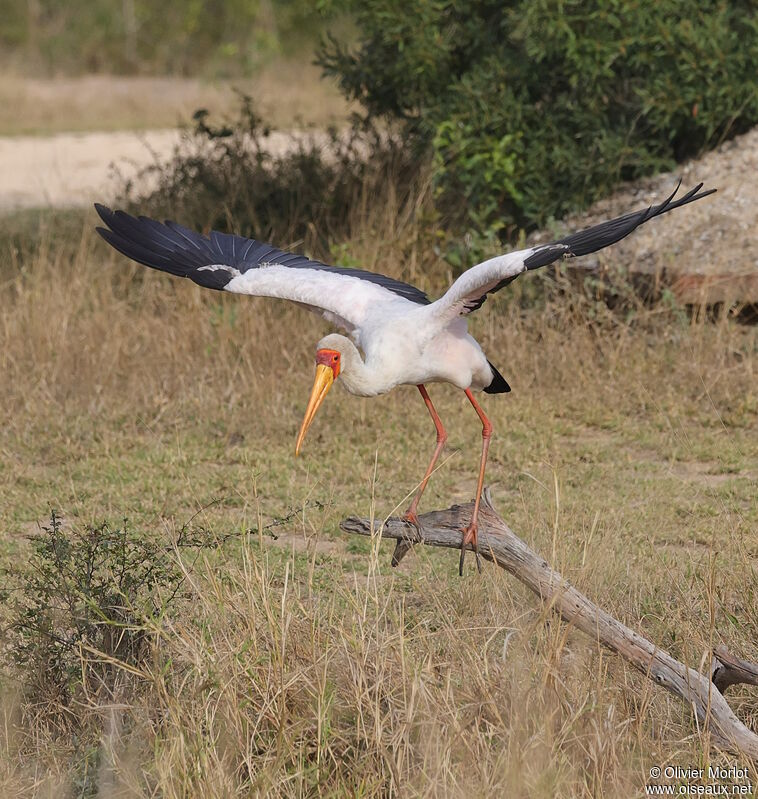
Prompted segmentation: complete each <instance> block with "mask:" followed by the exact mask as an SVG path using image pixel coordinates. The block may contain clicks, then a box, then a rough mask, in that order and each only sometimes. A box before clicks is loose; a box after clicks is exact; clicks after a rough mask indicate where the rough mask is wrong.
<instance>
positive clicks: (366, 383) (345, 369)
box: [340, 338, 386, 397]
mask: <svg viewBox="0 0 758 799" xmlns="http://www.w3.org/2000/svg"><path fill="white" fill-rule="evenodd" d="M340 349H341V351H342V371H341V372H340V382H341V383H342V385H343V386H344V387H345V388H346V389H347V390H348V391H349V392H350V393H351V394H357V395H358V396H359V397H373V396H375V395H376V394H381V393H382V392H383V391H386V388H384V387H383V386H382V385H379V384H378V383H377V377H378V375H377V374H376V371H375V370H374V369H372V368H371V367H370V366H367V365H366V363H365V361H364V360H363V358H362V357H361V354H360V352H359V351H358V348H357V347H356V346H355V344H353V342H352V341H350V339H349V338H345V339H344V343H343V344H342V345H341V347H340Z"/></svg>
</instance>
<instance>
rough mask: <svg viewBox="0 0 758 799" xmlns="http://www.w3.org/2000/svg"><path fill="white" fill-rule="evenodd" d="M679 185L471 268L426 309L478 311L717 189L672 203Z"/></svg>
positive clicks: (453, 312) (457, 312) (449, 312)
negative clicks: (514, 285)
mask: <svg viewBox="0 0 758 799" xmlns="http://www.w3.org/2000/svg"><path fill="white" fill-rule="evenodd" d="M679 186H681V181H679V184H678V185H677V187H676V189H674V191H673V193H672V194H671V196H670V197H668V198H667V199H666V200H664V201H663V202H662V203H660V204H659V205H653V206H650V208H646V209H643V210H641V211H632V212H631V213H628V214H624V216H619V217H617V218H616V219H611V220H610V221H608V222H601V223H600V224H598V225H594V226H593V227H591V228H587V229H586V230H582V231H580V232H579V233H573V234H572V235H570V236H566V237H565V238H563V239H560V240H559V241H556V242H553V243H552V244H543V245H539V246H536V247H530V248H529V249H526V250H519V251H517V252H511V253H508V254H506V255H500V256H498V257H496V258H491V259H490V260H489V261H484V262H483V263H481V264H478V265H477V266H473V267H471V269H469V270H467V271H466V272H464V273H463V274H462V275H461V276H460V277H459V278H458V279H457V280H456V281H455V283H453V285H452V286H451V287H450V288H449V289H448V290H447V292H446V293H445V294H444V295H443V296H442V297H440V299H439V300H437V301H436V302H434V303H432V305H431V306H430V308H429V310H430V312H432V313H435V314H438V315H440V316H450V317H454V316H458V315H463V314H469V313H471V312H472V311H475V310H476V309H477V308H481V306H482V304H483V303H484V301H485V300H486V299H487V295H488V294H492V293H493V292H495V291H499V290H500V289H501V288H503V287H504V286H507V285H508V284H509V283H510V282H512V281H513V280H515V279H516V278H517V277H518V276H519V275H520V274H522V273H523V272H527V271H529V270H532V269H538V268H539V267H541V266H547V264H551V263H553V262H554V261H557V260H558V259H559V258H574V257H578V256H580V255H588V254H589V253H592V252H597V250H602V249H603V247H608V246H609V245H611V244H615V243H616V242H617V241H621V239H623V238H624V237H625V236H628V235H629V234H630V233H631V232H632V231H633V230H635V228H638V227H639V226H640V225H642V224H644V223H645V222H647V221H648V220H650V219H652V218H653V217H656V216H660V215H661V214H665V213H667V212H668V211H673V210H674V208H680V207H681V206H683V205H687V203H691V202H694V201H695V200H701V199H702V198H703V197H707V196H708V195H709V194H713V193H714V192H715V191H716V189H709V190H708V191H704V192H700V189H701V188H702V187H703V184H702V183H700V184H698V185H697V186H695V188H694V189H692V190H691V191H689V192H687V194H685V195H684V196H683V197H681V198H680V199H678V200H676V201H674V197H675V196H676V193H677V192H678V191H679ZM698 192H700V193H698Z"/></svg>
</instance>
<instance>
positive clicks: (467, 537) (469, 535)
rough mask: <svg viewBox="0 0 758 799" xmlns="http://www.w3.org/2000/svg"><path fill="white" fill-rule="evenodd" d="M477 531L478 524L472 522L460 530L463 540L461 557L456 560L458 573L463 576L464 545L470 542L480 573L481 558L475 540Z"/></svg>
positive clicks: (477, 543)
mask: <svg viewBox="0 0 758 799" xmlns="http://www.w3.org/2000/svg"><path fill="white" fill-rule="evenodd" d="M477 531H478V525H477V524H476V523H475V522H474V523H472V524H469V526H468V527H466V528H465V529H463V530H461V532H462V533H463V540H462V541H461V559H460V561H459V562H458V574H459V575H460V576H461V577H463V561H464V559H465V557H466V546H467V545H468V544H471V546H472V547H473V550H474V555H475V556H476V568H477V570H478V572H479V574H481V573H482V560H481V558H480V557H479V542H478V541H477V535H476V534H477Z"/></svg>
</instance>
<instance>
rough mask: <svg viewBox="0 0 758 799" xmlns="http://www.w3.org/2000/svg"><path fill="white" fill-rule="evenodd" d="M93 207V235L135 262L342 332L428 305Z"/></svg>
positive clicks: (332, 271) (395, 286)
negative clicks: (305, 314)
mask: <svg viewBox="0 0 758 799" xmlns="http://www.w3.org/2000/svg"><path fill="white" fill-rule="evenodd" d="M95 209H96V210H97V213H98V214H99V215H100V218H101V219H102V220H103V222H105V224H106V225H107V226H108V227H107V228H102V227H99V228H97V231H98V233H99V234H100V235H101V236H102V237H103V238H104V239H105V240H106V241H107V242H108V243H109V244H110V245H111V246H112V247H114V248H115V249H117V250H118V251H119V252H120V253H122V254H123V255H126V256H127V257H128V258H131V259H133V260H134V261H137V262H138V263H141V264H144V265H145V266H149V267H151V268H152V269H158V270H161V271H163V272H168V273H169V274H172V275H177V276H179V277H187V278H189V279H190V280H192V281H193V282H195V283H197V284H198V285H200V286H204V287H206V288H211V289H220V290H224V291H233V292H236V293H238V294H253V295H256V296H259V297H276V298H279V299H283V300H291V301H292V302H296V303H298V304H300V305H303V306H305V307H307V308H308V309H309V310H313V311H316V312H318V313H321V314H322V315H323V316H324V317H325V318H326V319H328V320H329V321H330V322H333V323H335V324H338V325H340V326H341V327H343V328H344V329H345V330H347V331H348V332H352V331H353V330H355V329H356V328H359V327H360V326H361V324H362V323H363V322H364V320H365V319H366V316H367V314H368V313H369V312H370V311H375V310H376V309H377V306H382V305H385V306H386V305H387V304H389V303H394V304H395V305H397V304H400V305H403V304H406V303H407V304H411V305H428V304H429V299H428V297H427V296H426V294H424V292H423V291H421V290H420V289H417V288H416V287H415V286H411V285H409V284H408V283H403V282H401V281H399V280H394V279H393V278H390V277H386V276H385V275H379V274H376V273H374V272H367V271H365V270H363V269H342V268H340V267H336V266H329V265H328V264H324V263H321V262H320V261H314V260H311V259H310V258H306V257H305V256H303V255H297V254H296V253H290V252H285V251H284V250H279V249H277V248H276V247H272V246H271V245H270V244H264V243H263V242H260V241H256V240H255V239H246V238H243V237H242V236H235V235H232V234H229V233H218V232H217V231H215V230H214V231H213V232H211V234H210V236H203V235H202V234H200V233H196V232H195V231H193V230H189V229H188V228H185V227H183V226H182V225H179V224H177V223H176V222H169V221H167V222H165V223H161V222H157V221H156V220H154V219H149V218H147V217H144V216H140V217H133V216H131V215H129V214H127V213H125V212H124V211H111V210H110V209H109V208H106V207H105V206H103V205H100V204H96V205H95Z"/></svg>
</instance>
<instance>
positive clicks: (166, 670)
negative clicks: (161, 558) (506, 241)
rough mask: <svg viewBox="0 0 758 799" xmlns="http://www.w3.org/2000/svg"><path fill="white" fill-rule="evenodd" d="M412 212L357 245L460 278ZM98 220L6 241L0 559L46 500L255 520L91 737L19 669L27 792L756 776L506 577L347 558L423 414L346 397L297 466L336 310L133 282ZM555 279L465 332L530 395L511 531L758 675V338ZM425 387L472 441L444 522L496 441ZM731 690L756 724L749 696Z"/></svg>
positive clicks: (494, 402) (592, 785) (600, 590)
mask: <svg viewBox="0 0 758 799" xmlns="http://www.w3.org/2000/svg"><path fill="white" fill-rule="evenodd" d="M411 211H412V208H411V207H408V208H402V207H400V208H398V207H396V206H394V205H393V203H392V202H390V203H388V205H387V207H386V208H385V209H384V211H383V214H382V215H378V216H376V217H374V218H370V220H369V222H367V223H366V224H365V225H363V226H360V225H356V234H355V237H354V241H353V243H352V244H351V245H350V247H349V251H350V252H351V254H354V255H355V256H356V258H357V259H358V260H360V261H361V262H362V263H364V264H365V265H366V266H367V267H369V268H377V269H382V270H383V271H386V272H389V273H392V274H395V275H398V276H404V277H406V278H411V279H415V280H419V281H420V282H421V283H423V284H424V287H425V288H430V289H432V290H435V289H436V290H439V289H441V288H442V287H443V286H444V284H445V281H446V279H447V275H446V274H444V269H443V268H442V265H441V263H440V262H439V261H437V260H436V259H435V258H434V257H433V256H430V255H429V253H430V252H431V251H432V247H431V242H429V241H428V240H427V239H426V238H425V236H426V234H425V233H424V232H423V231H422V230H420V229H419V228H417V227H416V225H415V223H414V221H413V220H414V215H413V213H412V212H411ZM385 215H386V216H385ZM93 221H94V219H92V218H90V217H87V218H86V219H84V220H83V221H82V223H81V224H82V227H81V229H80V231H77V235H76V236H73V237H72V238H70V239H65V240H64V239H60V238H58V239H56V238H51V237H49V236H44V235H43V236H41V238H40V241H39V244H38V247H35V249H34V252H29V253H24V252H20V253H19V252H15V254H11V251H10V248H9V247H5V248H4V250H3V252H2V261H0V281H1V282H0V286H1V288H0V291H2V294H3V298H2V302H3V309H4V311H3V314H2V321H1V324H0V374H2V375H3V380H2V382H0V409H1V410H0V414H2V426H1V428H0V452H2V461H3V465H2V468H0V493H2V496H3V498H4V499H3V503H2V507H0V525H1V527H0V529H2V530H3V531H4V537H3V539H2V542H1V545H0V552H2V553H3V554H2V555H0V558H1V559H2V560H3V562H4V564H5V565H8V564H15V565H16V567H18V564H19V563H23V561H24V560H25V556H26V553H27V551H28V550H27V547H28V544H27V543H26V540H25V538H24V535H25V534H27V533H28V532H29V531H30V528H31V526H32V525H33V523H34V522H35V521H37V520H40V519H43V518H44V517H45V516H46V514H47V509H48V505H53V506H54V507H56V508H58V509H60V510H61V511H62V512H63V514H64V517H65V519H66V522H67V524H69V525H73V526H76V525H82V524H85V523H87V522H90V521H98V520H102V519H103V518H112V519H120V518H122V517H123V516H128V517H129V518H130V520H131V522H132V525H133V527H134V528H135V529H138V530H141V531H142V532H143V533H144V534H145V535H150V536H162V537H164V538H165V540H166V541H167V542H170V541H171V540H172V538H173V537H174V535H175V530H176V528H177V527H178V526H180V525H182V524H183V523H184V522H186V521H187V520H188V519H190V517H192V516H193V515H196V516H195V520H194V522H193V523H194V524H197V525H202V526H203V527H205V528H207V529H210V530H212V531H214V532H215V533H216V534H217V535H218V536H219V537H221V536H223V535H226V534H228V533H232V534H234V535H233V538H232V543H230V544H229V545H228V546H226V547H224V548H223V549H222V550H221V551H219V552H217V553H214V554H209V555H208V556H207V558H200V559H198V560H194V559H191V558H188V557H187V556H186V555H183V554H181V553H177V555H176V557H178V558H180V559H181V561H182V566H183V568H184V569H185V570H186V580H185V583H184V587H183V593H182V594H181V596H180V597H179V599H178V600H177V601H175V602H174V603H172V604H171V605H170V609H169V610H168V612H167V613H166V614H165V615H163V616H161V617H160V618H159V619H157V620H156V619H152V620H150V619H146V620H145V628H146V630H147V631H148V632H151V633H153V638H152V640H153V644H152V651H151V654H150V658H149V659H147V660H146V661H144V662H142V663H141V664H140V665H139V666H138V667H135V668H134V669H133V670H131V671H127V670H125V669H121V670H119V669H116V672H115V673H116V674H118V675H119V676H118V678H114V681H113V683H112V684H110V685H109V686H104V687H103V689H102V691H100V692H99V693H97V694H96V695H89V696H80V697H79V698H78V700H77V701H78V704H77V705H76V714H77V715H78V725H79V726H78V727H76V728H75V729H74V728H72V729H71V730H69V731H67V732H66V733H65V734H61V733H60V732H59V734H58V735H57V737H55V738H53V737H52V736H51V735H50V734H49V731H46V728H45V725H44V723H43V722H44V718H41V714H40V712H39V711H40V708H39V706H35V705H34V702H33V697H28V696H24V694H23V685H24V675H23V674H19V673H13V672H10V671H7V670H6V671H5V672H4V673H3V676H2V677H1V678H0V679H2V682H3V684H4V690H3V693H2V696H3V706H4V714H5V715H4V720H5V723H3V724H0V793H2V795H19V796H51V795H62V794H64V793H65V792H70V793H75V791H79V794H75V795H95V794H96V793H97V792H98V791H99V794H98V795H107V796H120V795H123V796H144V797H148V796H166V797H174V796H176V797H179V796H198V797H230V796H250V795H265V796H281V797H290V796H292V797H294V796H317V795H332V796H365V797H380V796H381V797H384V796H403V797H405V796H451V797H454V796H462V795H476V796H479V795H495V796H515V795H525V796H530V797H553V796H561V797H588V796H595V797H599V796H608V797H612V796H632V795H640V794H641V793H642V786H643V785H644V784H645V783H646V782H647V781H648V774H649V770H650V768H651V767H653V766H661V767H665V766H666V765H667V764H673V765H680V766H691V767H702V766H704V765H707V764H709V763H713V764H719V765H725V766H728V765H739V766H744V767H747V768H749V769H751V771H750V774H751V776H752V780H753V784H756V782H758V775H756V774H755V770H754V765H753V764H749V763H745V762H741V761H739V760H738V759H732V758H729V757H727V756H722V755H719V756H718V757H716V756H712V755H711V753H710V750H709V748H708V745H707V737H706V736H705V734H704V733H703V732H702V731H701V730H698V729H697V727H696V725H695V724H694V722H693V719H692V717H691V715H690V714H689V713H688V712H687V710H686V709H683V708H682V707H681V706H680V704H679V703H678V702H677V701H676V700H674V699H672V698H670V697H669V696H668V695H667V694H665V693H663V692H662V691H661V690H659V689H656V688H655V687H653V686H652V685H650V684H649V683H648V682H647V681H645V680H644V678H642V677H641V676H639V675H637V674H636V673H633V672H632V671H630V670H629V669H628V668H627V667H626V666H625V665H624V663H623V662H621V661H620V660H619V659H618V658H616V657H615V656H613V655H611V654H609V653H607V652H604V651H602V650H600V649H599V648H598V647H596V646H593V645H592V644H591V643H589V642H588V641H587V640H586V639H585V638H583V637H581V636H578V635H575V634H574V632H573V631H572V630H571V628H570V627H568V626H567V625H565V624H563V623H560V622H558V621H556V620H555V619H553V618H550V614H549V611H548V610H547V609H545V608H541V607H540V606H539V605H538V604H536V603H535V602H534V600H533V598H532V597H531V596H529V595H528V594H527V593H526V591H525V590H523V589H522V588H521V587H520V586H518V585H516V584H514V582H513V581H512V580H510V579H509V578H508V577H507V575H505V574H502V573H498V572H496V570H494V569H486V570H485V573H484V575H483V576H482V577H478V576H476V574H475V573H474V572H473V571H472V572H471V573H469V574H468V575H467V577H466V578H464V579H462V580H461V579H458V578H457V576H456V574H455V571H456V563H457V558H456V556H455V555H454V554H451V555H447V556H446V555H443V554H440V553H431V552H418V553H415V554H413V555H411V556H409V557H408V558H407V559H406V561H404V562H403V564H402V566H401V567H400V569H398V570H396V571H392V570H391V569H390V568H389V566H388V560H389V550H387V551H385V548H384V547H382V548H381V551H379V550H378V545H377V543H376V542H374V543H373V544H366V545H364V544H363V543H362V542H356V541H351V540H347V539H346V538H345V537H344V536H343V535H342V534H341V533H339V531H338V530H337V523H338V521H339V520H340V519H341V518H342V517H344V516H346V515H348V514H350V513H356V512H357V513H361V514H374V515H375V516H376V517H377V518H383V517H384V516H386V515H388V514H390V513H391V512H392V510H393V508H395V507H396V506H401V507H402V505H403V502H404V499H405V497H406V496H407V494H409V493H410V492H411V491H412V490H413V488H414V481H415V480H417V479H419V478H420V475H421V472H422V471H423V464H424V463H425V462H426V459H427V457H428V454H429V453H428V448H429V447H430V446H431V444H432V443H433V431H432V430H430V429H429V428H430V425H429V423H428V419H426V418H425V415H424V410H423V406H421V405H420V403H419V401H418V399H417V397H415V396H414V395H413V394H412V393H411V390H410V389H408V390H407V391H403V390H400V391H398V392H396V393H395V394H393V395H390V396H388V397H384V398H378V399H376V400H371V401H364V400H355V399H353V398H348V397H347V396H346V395H345V394H341V395H340V394H336V395H335V397H334V398H332V397H330V401H329V402H327V403H326V404H325V406H324V408H323V410H322V416H321V418H320V419H318V420H317V422H316V424H315V426H314V428H313V431H312V432H313V433H314V435H313V437H312V438H311V439H310V440H309V442H308V445H307V447H306V453H305V457H304V458H302V459H299V460H298V461H295V459H294V457H293V455H292V449H293V446H294V435H295V432H296V429H297V426H298V423H299V416H300V412H301V411H302V405H303V403H304V400H305V397H306V396H307V390H308V385H309V381H310V377H311V363H312V347H313V344H314V342H315V341H317V340H318V337H319V336H320V335H321V334H322V332H323V330H324V328H323V325H322V323H321V322H320V321H319V320H318V319H316V318H313V317H311V316H309V315H307V314H306V313H305V312H300V311H298V310H297V309H292V308H287V307H285V306H283V305H280V304H276V303H271V302H266V301H263V300H251V301H249V302H245V298H242V299H240V298H237V297H226V296H222V295H219V294H214V293H212V292H203V291H202V290H200V289H197V288H196V287H194V286H192V285H189V284H188V283H185V282H180V281H172V280H171V279H169V278H167V277H166V276H163V275H158V274H155V273H149V272H148V271H147V270H143V269H142V268H140V267H135V266H131V265H128V264H126V263H125V261H124V260H123V259H121V258H120V257H118V256H116V255H114V254H112V253H110V252H107V251H106V249H105V248H104V247H103V246H101V245H100V243H99V242H98V241H97V240H96V239H95V237H94V235H93V234H92V232H91V225H92V223H93ZM79 232H80V233H81V235H78V233H79ZM407 264H410V266H407ZM538 280H540V278H538V277H527V278H525V279H524V285H523V286H521V287H519V286H518V284H514V286H513V288H514V292H512V293H511V294H510V295H508V296H505V297H498V298H497V299H493V300H490V301H489V302H488V306H489V307H487V306H485V308H484V309H482V311H481V312H479V313H478V314H477V315H476V316H475V317H474V318H473V320H472V324H473V328H474V332H475V333H476V334H477V335H478V336H479V337H480V339H481V340H482V342H483V344H484V345H485V348H486V350H487V352H488V355H489V357H490V358H491V359H492V361H493V362H494V363H495V364H496V365H497V366H498V367H499V368H500V369H501V371H502V372H503V374H504V375H505V376H506V377H507V378H508V379H509V381H510V382H511V384H512V385H513V387H514V392H513V394H512V395H508V396H505V397H497V398H494V399H491V400H489V401H488V402H487V410H488V413H490V414H491V416H492V418H493V421H494V424H495V431H496V438H495V439H494V441H493V445H492V449H491V465H490V468H489V480H490V482H492V483H494V494H495V496H496V498H497V502H498V506H499V508H500V509H501V511H502V512H503V515H504V516H505V517H506V518H507V519H508V521H509V523H510V524H511V525H512V527H513V528H514V529H515V530H516V531H517V532H519V533H520V534H521V535H522V536H523V537H524V538H526V539H527V540H529V541H530V543H531V544H532V545H533V546H534V548H535V549H537V550H538V551H540V552H542V553H543V554H544V555H545V557H548V558H550V559H551V560H552V561H553V562H554V565H555V566H556V567H557V568H558V569H559V570H560V571H561V572H562V573H564V574H565V576H566V577H567V578H569V579H571V581H572V582H573V583H574V584H575V585H577V586H578V587H580V588H581V590H583V591H584V592H586V593H587V594H588V595H590V596H591V597H592V598H593V599H594V600H595V601H597V602H598V603H599V604H600V605H602V606H604V607H606V608H607V609H608V610H609V612H612V613H613V614H614V615H616V616H617V617H619V618H620V619H622V620H623V621H624V622H625V623H626V624H628V625H630V626H631V627H634V628H638V629H641V630H644V632H645V634H646V636H648V637H649V638H651V639H652V640H654V641H659V642H660V643H661V645H664V646H666V647H667V648H668V649H669V650H670V651H671V652H672V654H675V655H676V656H677V657H680V658H681V659H683V660H686V661H687V662H689V663H691V664H695V665H697V664H699V663H703V664H704V665H703V668H707V662H708V652H709V650H710V648H711V647H712V646H713V645H715V644H717V643H719V642H724V643H726V644H727V645H728V646H729V648H730V649H731V650H732V651H734V652H736V653H740V654H742V655H744V656H745V657H747V658H750V659H752V660H756V659H758V650H757V649H756V644H755V642H756V641H757V640H758V574H757V573H756V568H755V564H756V558H757V557H758V549H756V541H757V540H758V538H757V537H756V528H757V527H758V508H757V507H756V502H755V497H756V484H757V481H758V471H757V470H756V463H758V424H757V422H758V393H757V387H758V381H757V380H756V371H758V370H757V366H758V330H756V328H755V327H748V326H742V325H738V324H736V323H734V322H733V321H731V320H730V319H729V318H727V317H724V318H722V319H720V320H718V321H717V322H715V323H712V324H704V323H701V322H690V321H689V319H688V318H687V317H686V315H685V314H683V313H681V312H679V311H678V310H677V309H674V310H673V311H672V310H670V309H669V310H665V309H661V308H657V309H644V308H640V307H637V308H636V310H634V309H633V312H631V313H630V316H631V319H630V320H628V321H624V320H621V319H620V318H619V317H617V316H613V315H612V314H610V313H609V312H607V311H605V310H604V308H603V306H601V305H600V304H595V303H593V302H591V300H590V299H588V298H584V299H582V298H580V297H578V296H577V295H576V294H573V295H571V296H568V297H562V296H561V295H560V293H548V295H547V298H546V299H542V300H540V301H538V302H535V303H532V304H531V305H530V304H529V303H527V302H526V300H525V297H524V296H523V292H525V291H531V290H532V288H533V286H534V285H535V282H536V281H538ZM514 298H515V299H514ZM519 299H520V300H524V301H523V302H519V301H516V300H519ZM431 393H432V396H433V398H434V400H435V403H436V404H437V405H438V408H439V410H440V414H441V416H442V418H443V419H444V420H445V421H446V423H447V425H448V427H449V428H450V431H451V434H452V435H451V439H450V442H449V444H450V450H449V452H450V453H451V454H450V456H449V457H448V458H447V459H446V460H445V462H444V464H443V465H442V467H441V468H440V469H439V471H438V473H437V474H436V475H435V476H434V478H433V480H432V483H431V484H430V488H429V490H428V492H427V496H426V499H425V502H424V506H425V507H426V508H431V507H432V506H435V505H442V506H447V505H449V504H450V503H451V502H452V501H457V500H462V499H468V498H469V497H470V496H471V494H472V492H473V489H474V484H475V462H476V458H477V452H476V450H477V440H478V435H479V434H478V426H477V420H476V417H474V416H473V415H472V414H471V413H470V412H468V411H467V410H466V408H465V401H461V399H460V398H459V397H458V396H457V393H458V392H454V391H453V390H452V389H448V388H443V387H432V388H431ZM414 411H415V412H414ZM316 502H318V503H321V504H320V505H316V504H315V503H316ZM293 509H294V510H298V509H299V510H300V512H299V513H298V515H297V517H296V519H297V521H290V522H288V523H287V524H285V525H281V526H278V527H273V528H270V529H268V530H266V529H264V528H265V527H266V525H267V524H269V523H270V521H271V520H272V519H273V520H276V519H277V518H280V517H283V516H285V515H287V514H288V513H289V512H290V511H291V510H293ZM248 531H250V532H248ZM271 533H276V534H278V536H279V537H278V538H277V539H276V540H274V539H273V538H272V536H271ZM83 657H85V658H96V657H98V655H97V653H93V652H84V653H83ZM734 697H735V698H734V700H732V705H733V707H734V708H735V709H736V712H737V713H738V714H739V715H740V717H741V718H742V719H743V720H744V721H745V723H746V724H748V725H749V726H751V727H752V728H753V729H756V728H757V726H758V701H757V700H756V696H755V692H754V691H753V692H751V691H750V690H749V689H739V690H735V692H734ZM82 786H84V787H82ZM85 791H89V794H87V793H85Z"/></svg>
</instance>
